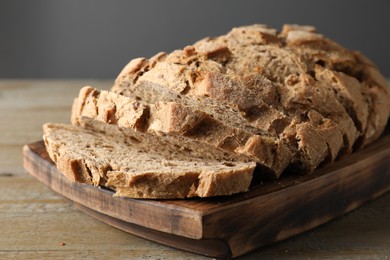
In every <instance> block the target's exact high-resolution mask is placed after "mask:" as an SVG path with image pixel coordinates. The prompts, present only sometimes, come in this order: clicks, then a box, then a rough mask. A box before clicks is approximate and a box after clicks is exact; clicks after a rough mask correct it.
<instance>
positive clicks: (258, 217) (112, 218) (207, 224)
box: [23, 129, 390, 259]
mask: <svg viewBox="0 0 390 260" xmlns="http://www.w3.org/2000/svg"><path fill="white" fill-rule="evenodd" d="M388 130H389V129H387V131H386V133H385V134H384V135H383V136H382V137H381V138H380V139H379V140H377V141H376V142H375V143H373V144H371V145H370V146H368V147H366V148H365V149H364V150H360V151H357V152H355V153H353V154H352V155H350V156H347V157H345V158H344V159H343V160H340V161H337V162H335V163H334V164H332V165H330V166H328V167H324V168H321V169H318V170H317V171H315V172H313V173H312V174H310V175H306V176H297V175H293V176H285V177H284V178H282V179H280V180H277V181H266V182H262V183H258V184H252V185H251V187H250V191H248V192H246V193H241V194H236V195H233V196H225V197H214V198H204V199H196V198H195V199H186V200H141V199H129V198H117V197H113V192H112V191H110V190H108V189H103V188H101V189H97V188H95V187H93V186H91V185H85V184H79V183H74V182H72V181H69V180H68V179H67V178H66V177H65V176H64V175H63V174H62V173H61V172H59V171H58V170H57V168H56V166H55V164H54V163H53V162H52V160H51V159H50V158H49V155H48V153H47V152H46V149H45V145H44V143H43V141H39V142H35V143H32V144H28V145H26V146H24V148H23V157H24V167H25V169H26V170H27V171H28V172H29V173H30V174H31V175H33V176H34V177H36V178H37V179H38V180H39V181H41V182H42V183H44V184H45V185H47V186H49V187H51V189H53V190H54V191H55V192H57V193H59V194H61V195H63V196H64V197H65V198H68V199H70V200H71V201H73V202H75V203H76V204H75V206H77V207H78V208H80V209H81V210H83V211H84V212H85V213H87V214H89V215H91V216H93V217H95V218H97V219H99V220H101V221H103V222H105V223H107V224H109V225H112V226H114V227H117V228H119V229H122V230H124V231H126V232H129V233H131V234H135V235H137V236H140V237H143V238H147V239H150V240H152V241H156V242H159V243H161V244H163V245H168V246H172V247H175V248H179V249H182V250H186V251H190V252H195V253H198V254H201V255H205V256H211V257H218V258H224V259H225V258H230V257H237V256H241V255H243V254H246V253H248V252H252V251H253V250H254V249H257V248H259V247H262V246H266V245H270V244H271V243H275V242H279V241H281V240H284V239H286V238H289V237H291V236H293V235H297V234H301V233H303V232H305V231H307V230H310V229H312V228H314V227H317V226H319V225H321V224H323V223H326V222H328V221H330V220H332V219H334V218H335V217H339V216H340V215H342V214H345V213H346V212H349V211H351V210H353V209H355V208H357V207H359V206H361V205H362V204H363V203H364V202H367V201H370V200H372V199H374V198H377V197H378V196H380V195H383V194H384V193H386V192H387V191H389V190H390V161H389V160H387V158H390V133H389V131H388ZM264 227H267V228H264Z"/></svg>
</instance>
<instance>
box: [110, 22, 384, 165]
mask: <svg viewBox="0 0 390 260" xmlns="http://www.w3.org/2000/svg"><path fill="white" fill-rule="evenodd" d="M112 91H114V92H116V93H119V94H122V95H125V96H129V97H133V98H136V99H138V100H141V101H144V102H145V103H155V102H158V101H161V100H163V101H174V102H177V103H181V104H184V105H189V106H191V107H193V108H197V109H198V110H201V111H205V112H207V113H209V114H210V115H212V116H213V117H214V118H216V119H218V120H220V121H221V122H224V123H226V124H228V125H231V126H234V127H238V128H242V129H243V130H245V131H247V132H252V133H255V132H256V130H257V131H258V132H259V133H260V135H264V134H269V135H272V136H273V138H275V139H277V140H280V142H281V143H283V144H284V145H285V146H286V147H288V148H289V150H290V152H291V153H292V154H293V156H292V159H291V167H292V168H298V169H300V170H301V171H307V172H311V171H313V170H314V169H315V168H316V167H317V166H318V165H319V164H320V163H321V162H323V161H326V162H331V161H333V160H335V159H336V158H337V157H338V156H342V155H345V154H348V153H351V152H352V151H353V149H357V148H359V147H363V146H365V145H366V144H368V143H370V142H372V141H373V140H375V139H377V138H378V137H379V136H380V134H381V133H382V132H383V130H384V127H385V125H386V124H387V121H388V118H389V113H390V94H389V89H388V86H387V83H386V80H385V79H384V78H383V76H382V75H381V74H380V72H379V71H378V70H377V68H376V67H375V66H374V65H373V63H372V62H371V61H369V60H368V59H367V58H366V57H365V56H363V55H362V54H360V53H358V52H352V51H349V50H347V49H345V48H343V47H342V46H340V45H339V44H337V43H335V42H333V41H331V40H329V39H327V38H325V37H324V36H323V35H321V34H318V33H316V30H315V28H314V27H312V26H299V25H285V26H284V27H283V29H282V31H281V32H277V30H275V29H273V28H269V27H268V26H265V25H251V26H243V27H239V28H234V29H233V30H231V31H230V32H229V33H228V34H226V35H222V36H219V37H212V38H205V39H203V40H200V41H198V42H196V43H195V44H194V45H192V46H187V47H185V48H184V49H182V50H176V51H174V52H172V53H170V54H166V53H159V54H157V55H155V56H154V57H152V58H150V59H145V58H138V59H134V60H132V61H131V62H130V63H129V64H128V65H127V66H126V67H125V68H124V69H123V70H122V72H121V73H120V74H119V76H118V77H117V79H116V82H115V84H114V86H113V87H112ZM237 122H238V123H237Z"/></svg>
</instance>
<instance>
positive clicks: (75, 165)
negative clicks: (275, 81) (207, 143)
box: [43, 124, 256, 199]
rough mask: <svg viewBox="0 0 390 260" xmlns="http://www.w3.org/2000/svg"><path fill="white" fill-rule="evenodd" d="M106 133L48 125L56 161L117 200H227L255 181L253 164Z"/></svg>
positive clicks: (73, 176) (66, 171)
mask: <svg viewBox="0 0 390 260" xmlns="http://www.w3.org/2000/svg"><path fill="white" fill-rule="evenodd" d="M117 129H118V128H117ZM105 130H106V129H104V128H101V129H100V131H99V132H97V131H90V130H87V129H84V128H81V127H77V126H73V125H66V124H45V125H44V126H43V132H44V137H43V138H44V141H45V145H46V148H47V151H48V153H49V155H50V158H51V159H52V160H53V161H54V162H55V163H56V165H57V168H58V169H59V171H60V172H62V173H63V174H64V175H65V176H66V177H67V178H69V179H70V180H72V181H76V182H81V183H86V184H93V185H95V186H98V185H102V186H105V187H108V188H110V189H113V190H114V191H115V192H116V193H115V196H125V197H132V198H158V199H169V198H189V197H210V196H221V195H231V194H234V193H238V192H244V191H247V190H248V188H249V185H250V183H251V180H252V175H253V171H254V169H255V166H256V165H255V163H253V162H248V163H245V162H227V161H225V162H224V161H217V160H208V159H204V158H200V157H196V156H189V154H188V152H187V151H186V150H185V149H184V150H181V149H178V148H177V147H173V146H170V145H167V144H166V143H164V142H163V140H162V139H155V140H154V143H150V142H149V141H150V140H147V138H148V137H147V135H144V134H142V133H134V135H133V136H129V135H124V134H123V133H121V132H120V131H117V132H116V134H113V131H112V129H110V131H107V132H105ZM145 136H146V137H145ZM159 140H160V141H159ZM156 148H158V149H156Z"/></svg>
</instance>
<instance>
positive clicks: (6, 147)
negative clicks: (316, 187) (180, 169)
mask: <svg viewBox="0 0 390 260" xmlns="http://www.w3.org/2000/svg"><path fill="white" fill-rule="evenodd" d="M112 82H113V81H112V80H108V81H94V80H89V79H87V80H4V79H1V80H0V112H1V115H2V124H0V133H1V134H0V230H1V232H0V259H80V258H86V259H208V258H207V257H204V256H200V255H195V254H191V253H187V252H184V251H181V250H177V249H174V248H171V247H166V246H163V245H160V244H157V243H154V242H150V241H148V240H145V239H142V238H139V237H137V236H133V235H130V234H129V233H126V232H122V231H120V230H119V229H116V228H112V227H111V226H109V225H105V224H102V222H100V221H97V220H95V219H94V218H91V217H89V216H88V215H86V214H84V213H82V212H80V211H79V210H78V209H76V208H75V207H74V206H72V204H71V203H69V201H68V200H66V199H64V198H63V197H62V196H60V195H58V194H57V193H55V192H53V191H52V190H50V189H49V188H48V187H47V186H45V185H43V184H41V183H40V182H39V181H37V180H36V179H35V178H34V177H32V176H30V175H29V174H27V173H26V171H25V170H24V169H23V163H22V152H21V151H22V147H23V145H24V144H26V143H31V142H35V141H36V140H39V139H41V136H42V128H41V127H42V124H43V123H45V122H69V116H70V105H71V103H70V102H71V101H72V100H73V98H74V97H75V95H77V93H78V91H79V89H80V88H81V87H82V86H84V85H92V86H95V87H97V88H105V89H107V88H109V87H110V86H111V84H112ZM171 203H172V204H175V203H177V202H171ZM198 204H201V202H198ZM389 227H390V193H387V194H385V195H383V196H381V197H379V198H378V199H376V200H374V201H372V202H370V203H368V204H365V205H364V206H363V207H360V208H359V209H358V210H354V211H353V212H351V213H348V214H346V215H343V216H342V217H339V218H337V219H336V220H333V221H331V222H328V223H327V224H325V225H321V226H320V227H317V228H315V229H313V230H311V231H308V232H305V233H303V234H301V235H298V236H295V237H293V238H290V239H287V240H285V241H283V242H280V243H276V244H273V245H272V246H266V247H263V248H261V249H259V250H256V251H254V252H251V253H250V254H247V255H245V256H242V257H240V258H239V259H243V260H251V259H319V258H320V259H324V258H325V259H386V257H387V258H390V247H389V245H390V228H389Z"/></svg>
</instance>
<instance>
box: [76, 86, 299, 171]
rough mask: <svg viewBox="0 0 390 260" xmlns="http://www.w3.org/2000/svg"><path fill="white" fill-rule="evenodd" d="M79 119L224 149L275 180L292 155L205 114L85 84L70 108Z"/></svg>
mask: <svg viewBox="0 0 390 260" xmlns="http://www.w3.org/2000/svg"><path fill="white" fill-rule="evenodd" d="M82 118H90V119H93V120H96V121H98V122H103V123H107V124H111V125H116V126H118V127H120V128H122V129H133V130H134V131H137V132H147V133H148V134H151V135H157V136H159V137H166V138H170V139H171V141H172V142H175V143H178V144H180V143H183V142H187V143H196V144H197V146H198V147H201V146H206V147H208V149H209V151H212V152H213V153H215V154H216V155H217V154H218V153H217V152H216V151H218V152H220V151H224V153H225V154H228V155H229V156H230V157H231V159H232V160H235V161H255V162H257V163H258V165H259V166H260V167H261V169H263V170H262V171H259V172H263V173H264V174H267V175H273V176H274V177H279V176H280V174H281V173H282V172H283V170H284V169H285V168H286V167H287V166H288V165H289V163H290V160H291V156H292V155H291V153H290V151H289V150H288V148H287V147H285V146H284V144H283V143H282V142H281V141H280V140H277V139H275V138H273V137H271V136H263V135H257V134H253V133H249V132H247V131H244V130H242V129H238V128H235V127H231V126H229V125H226V124H224V123H223V122H221V121H219V120H217V119H215V118H213V117H212V115H210V114H208V113H206V112H204V111H200V110H196V109H193V108H192V107H188V106H185V105H182V104H179V103H176V102H169V101H166V102H165V101H160V102H157V103H156V104H147V103H143V102H141V101H137V100H135V99H133V98H130V97H125V96H122V95H119V94H116V93H114V92H108V91H99V90H97V89H94V88H92V87H89V86H87V87H84V88H82V89H81V90H80V94H79V97H78V98H77V99H76V100H75V102H74V105H73V111H72V122H73V124H75V125H79V124H80V123H79V121H80V119H81V120H82ZM195 149H197V148H195ZM216 159H219V158H216Z"/></svg>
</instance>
